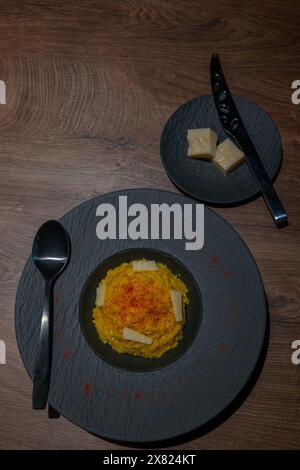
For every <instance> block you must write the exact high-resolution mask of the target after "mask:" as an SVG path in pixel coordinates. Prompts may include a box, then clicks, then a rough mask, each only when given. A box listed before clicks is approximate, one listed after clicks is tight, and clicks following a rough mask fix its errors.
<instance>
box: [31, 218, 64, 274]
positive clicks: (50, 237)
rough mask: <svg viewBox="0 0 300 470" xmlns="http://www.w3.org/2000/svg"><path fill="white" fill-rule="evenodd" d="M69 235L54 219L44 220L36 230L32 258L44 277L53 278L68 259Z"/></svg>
mask: <svg viewBox="0 0 300 470" xmlns="http://www.w3.org/2000/svg"><path fill="white" fill-rule="evenodd" d="M69 252H70V243H69V236H68V234H67V232H66V230H65V229H64V227H63V226H62V225H61V224H60V223H59V222H57V221H56V220H49V221H48V222H45V223H44V224H43V225H42V226H41V227H40V229H39V230H38V232H37V234H36V236H35V239H34V242H33V246H32V259H33V261H34V263H35V265H36V267H37V268H38V270H39V271H40V273H41V274H42V276H43V277H44V278H45V279H55V278H56V277H57V276H58V275H59V274H60V273H61V271H62V270H63V269H64V267H65V266H66V263H67V261H68V259H69Z"/></svg>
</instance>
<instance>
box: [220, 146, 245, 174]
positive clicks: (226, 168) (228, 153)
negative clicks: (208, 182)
mask: <svg viewBox="0 0 300 470" xmlns="http://www.w3.org/2000/svg"><path fill="white" fill-rule="evenodd" d="M244 160H245V156H244V154H243V152H242V151H241V150H240V149H239V148H238V147H237V146H236V145H234V143H233V142H232V141H231V140H230V139H226V140H224V141H223V142H221V143H220V144H219V145H218V146H217V150H216V155H215V158H214V159H213V161H212V162H213V164H214V165H215V167H216V168H218V170H220V171H221V172H222V173H223V175H228V174H229V173H231V172H232V171H233V170H235V168H237V167H238V166H239V165H240V164H241V163H243V162H244Z"/></svg>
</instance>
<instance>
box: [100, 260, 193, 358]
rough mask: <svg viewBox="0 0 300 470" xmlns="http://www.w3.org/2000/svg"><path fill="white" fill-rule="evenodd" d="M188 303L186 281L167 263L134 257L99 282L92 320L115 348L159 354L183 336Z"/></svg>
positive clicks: (153, 355)
mask: <svg viewBox="0 0 300 470" xmlns="http://www.w3.org/2000/svg"><path fill="white" fill-rule="evenodd" d="M150 263H152V264H150ZM188 303H189V299H188V289H187V287H186V285H185V284H184V282H183V281H182V280H181V279H180V278H179V277H178V276H176V275H174V274H173V273H172V271H170V269H169V268H168V267H167V266H166V265H164V264H162V263H156V262H154V261H147V260H137V261H132V262H130V263H123V264H121V265H120V266H118V267H116V268H113V269H110V270H109V271H108V272H107V275H106V277H105V278H104V279H103V280H101V281H100V283H99V287H98V289H97V298H96V306H95V308H94V309H93V323H94V325H95V327H96V329H97V333H98V336H99V338H100V340H101V341H103V342H104V343H108V344H110V346H111V347H112V348H113V349H114V350H115V351H117V352H118V353H126V354H130V355H134V356H142V357H145V358H158V357H160V356H162V355H163V354H164V353H165V352H166V351H168V350H170V349H172V348H175V347H176V346H177V344H178V342H179V341H180V340H181V338H182V335H183V328H184V325H185V322H186V311H185V310H186V305H188Z"/></svg>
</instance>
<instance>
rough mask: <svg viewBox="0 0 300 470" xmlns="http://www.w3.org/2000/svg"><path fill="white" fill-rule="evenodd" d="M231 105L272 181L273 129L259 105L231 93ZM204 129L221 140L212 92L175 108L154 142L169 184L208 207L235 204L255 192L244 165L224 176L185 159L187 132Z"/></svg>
mask: <svg viewBox="0 0 300 470" xmlns="http://www.w3.org/2000/svg"><path fill="white" fill-rule="evenodd" d="M234 101H235V104H236V106H237V108H238V110H239V112H240V115H241V117H242V120H243V122H244V124H245V126H246V128H247V130H248V133H249V135H250V137H251V139H252V142H253V143H254V145H255V147H256V150H257V151H258V154H259V156H260V158H261V160H262V162H263V164H264V165H265V168H266V170H267V173H268V175H269V177H270V178H271V180H274V179H275V177H276V175H277V173H278V171H279V168H280V164H281V158H282V146H281V140H280V134H279V131H278V129H277V127H276V125H275V124H274V122H273V121H272V119H271V118H270V116H269V114H267V113H266V112H265V111H264V110H263V109H262V108H260V107H259V106H257V105H256V104H255V103H253V102H251V101H249V100H246V99H245V98H242V97H239V96H236V97H235V98H234ZM201 127H204V128H205V127H210V128H211V129H212V130H214V131H215V132H216V133H217V134H218V141H219V142H222V141H223V140H224V139H226V138H227V135H226V134H225V132H224V131H223V128H222V126H221V124H220V121H219V117H218V115H217V111H216V108H215V104H214V100H213V96H212V95H209V96H203V97H201V98H195V99H193V100H191V101H188V102H187V103H185V104H183V105H182V106H181V107H180V108H178V109H177V110H176V111H175V112H174V114H172V116H171V117H170V118H169V120H168V122H167V124H166V125H165V128H164V130H163V133H162V136H161V142H160V153H161V160H162V163H163V165H164V167H165V170H166V172H167V174H168V176H169V178H170V179H171V180H172V182H173V183H174V184H175V185H176V186H177V187H178V188H179V189H180V190H181V191H183V192H184V193H186V194H188V195H189V196H192V197H194V198H196V199H199V200H201V201H202V202H205V203H207V204H210V205H216V206H222V205H238V204H241V203H243V202H246V201H247V200H250V199H253V198H254V197H256V196H258V195H259V194H260V192H259V190H258V188H257V185H256V182H255V180H254V177H253V175H252V173H251V171H250V169H249V167H248V165H247V164H246V163H244V164H242V165H241V166H240V167H239V168H237V169H236V170H234V171H233V172H232V173H230V174H229V175H227V176H224V175H223V174H222V173H221V172H220V171H218V170H217V169H216V168H215V167H214V165H213V164H212V163H211V162H209V161H207V160H202V159H196V158H194V159H193V158H188V157H187V148H188V143H187V130H188V129H193V128H201Z"/></svg>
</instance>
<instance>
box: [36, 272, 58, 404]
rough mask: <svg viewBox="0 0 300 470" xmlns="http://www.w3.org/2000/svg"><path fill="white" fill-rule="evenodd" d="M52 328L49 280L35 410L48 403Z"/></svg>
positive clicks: (37, 365) (46, 290)
mask: <svg viewBox="0 0 300 470" xmlns="http://www.w3.org/2000/svg"><path fill="white" fill-rule="evenodd" d="M52 330H53V283H52V282H51V280H47V281H46V284H45V297H44V307H43V315H42V321H41V330H40V338H39V343H38V350H37V356H36V363H35V371H34V379H33V393H32V408H33V409H34V410H43V409H45V408H46V405H47V400H48V392H49V385H50V368H51V356H52V340H51V338H52Z"/></svg>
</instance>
